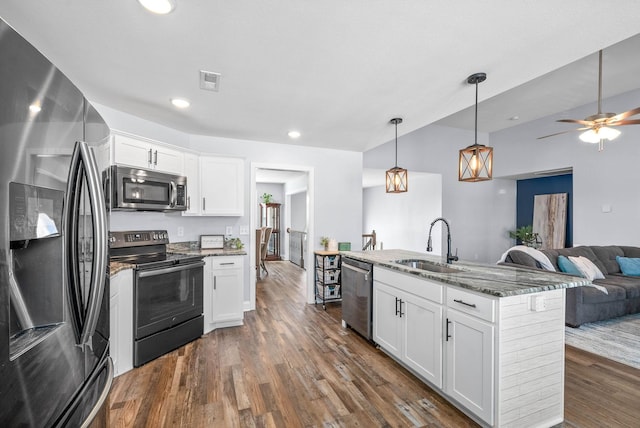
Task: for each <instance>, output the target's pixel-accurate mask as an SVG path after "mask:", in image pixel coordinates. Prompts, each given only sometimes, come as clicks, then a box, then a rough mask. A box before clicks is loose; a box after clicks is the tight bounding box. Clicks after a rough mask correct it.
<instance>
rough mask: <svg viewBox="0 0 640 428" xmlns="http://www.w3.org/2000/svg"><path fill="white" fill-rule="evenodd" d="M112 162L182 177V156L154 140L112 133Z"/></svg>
mask: <svg viewBox="0 0 640 428" xmlns="http://www.w3.org/2000/svg"><path fill="white" fill-rule="evenodd" d="M113 143H114V144H113V150H114V157H113V159H114V162H115V163H116V164H118V165H130V166H134V167H138V168H144V169H154V170H158V171H162V172H168V173H172V174H178V175H182V173H183V170H184V165H183V163H184V155H183V153H182V151H180V150H177V148H172V147H169V146H166V145H163V144H162V143H159V142H157V141H154V140H150V139H147V138H143V137H137V136H132V135H124V134H119V133H115V132H114V133H113Z"/></svg>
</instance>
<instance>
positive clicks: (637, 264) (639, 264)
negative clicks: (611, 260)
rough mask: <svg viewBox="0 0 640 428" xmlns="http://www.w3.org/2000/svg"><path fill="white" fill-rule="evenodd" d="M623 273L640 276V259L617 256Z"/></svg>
mask: <svg viewBox="0 0 640 428" xmlns="http://www.w3.org/2000/svg"><path fill="white" fill-rule="evenodd" d="M616 261H617V262H618V265H619V266H620V270H621V271H622V274H623V275H626V276H640V259H638V258H631V257H620V256H618V257H616Z"/></svg>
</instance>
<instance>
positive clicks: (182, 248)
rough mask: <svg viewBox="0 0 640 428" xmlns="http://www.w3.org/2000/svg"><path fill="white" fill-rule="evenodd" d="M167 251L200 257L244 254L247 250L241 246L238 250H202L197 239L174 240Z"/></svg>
mask: <svg viewBox="0 0 640 428" xmlns="http://www.w3.org/2000/svg"><path fill="white" fill-rule="evenodd" d="M167 252H168V253H170V254H185V255H188V256H191V255H196V256H202V257H209V256H244V255H246V254H247V252H246V251H245V250H244V249H243V248H241V249H239V250H236V249H228V248H221V249H213V250H207V249H205V250H203V249H201V248H200V245H199V243H198V242H197V241H193V242H176V243H174V244H168V245H167Z"/></svg>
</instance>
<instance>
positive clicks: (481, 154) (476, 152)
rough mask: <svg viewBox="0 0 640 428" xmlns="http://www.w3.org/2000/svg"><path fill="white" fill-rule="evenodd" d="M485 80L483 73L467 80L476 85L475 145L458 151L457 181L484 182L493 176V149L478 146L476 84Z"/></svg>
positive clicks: (485, 76)
mask: <svg viewBox="0 0 640 428" xmlns="http://www.w3.org/2000/svg"><path fill="white" fill-rule="evenodd" d="M486 79H487V75H486V74H485V73H475V74H472V75H471V76H469V77H468V78H467V83H469V84H470V85H476V123H475V143H474V144H473V145H471V146H469V147H467V148H465V149H462V150H460V162H459V163H460V165H459V169H458V180H459V181H470V182H474V181H485V180H491V178H492V176H493V147H487V146H484V145H482V144H478V83H481V82H484V81H485V80H486Z"/></svg>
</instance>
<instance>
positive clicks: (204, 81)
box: [200, 70, 220, 92]
mask: <svg viewBox="0 0 640 428" xmlns="http://www.w3.org/2000/svg"><path fill="white" fill-rule="evenodd" d="M219 88H220V73H214V72H213V71H205V70H200V89H205V90H207V91H216V92H217V91H218V89H219Z"/></svg>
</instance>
